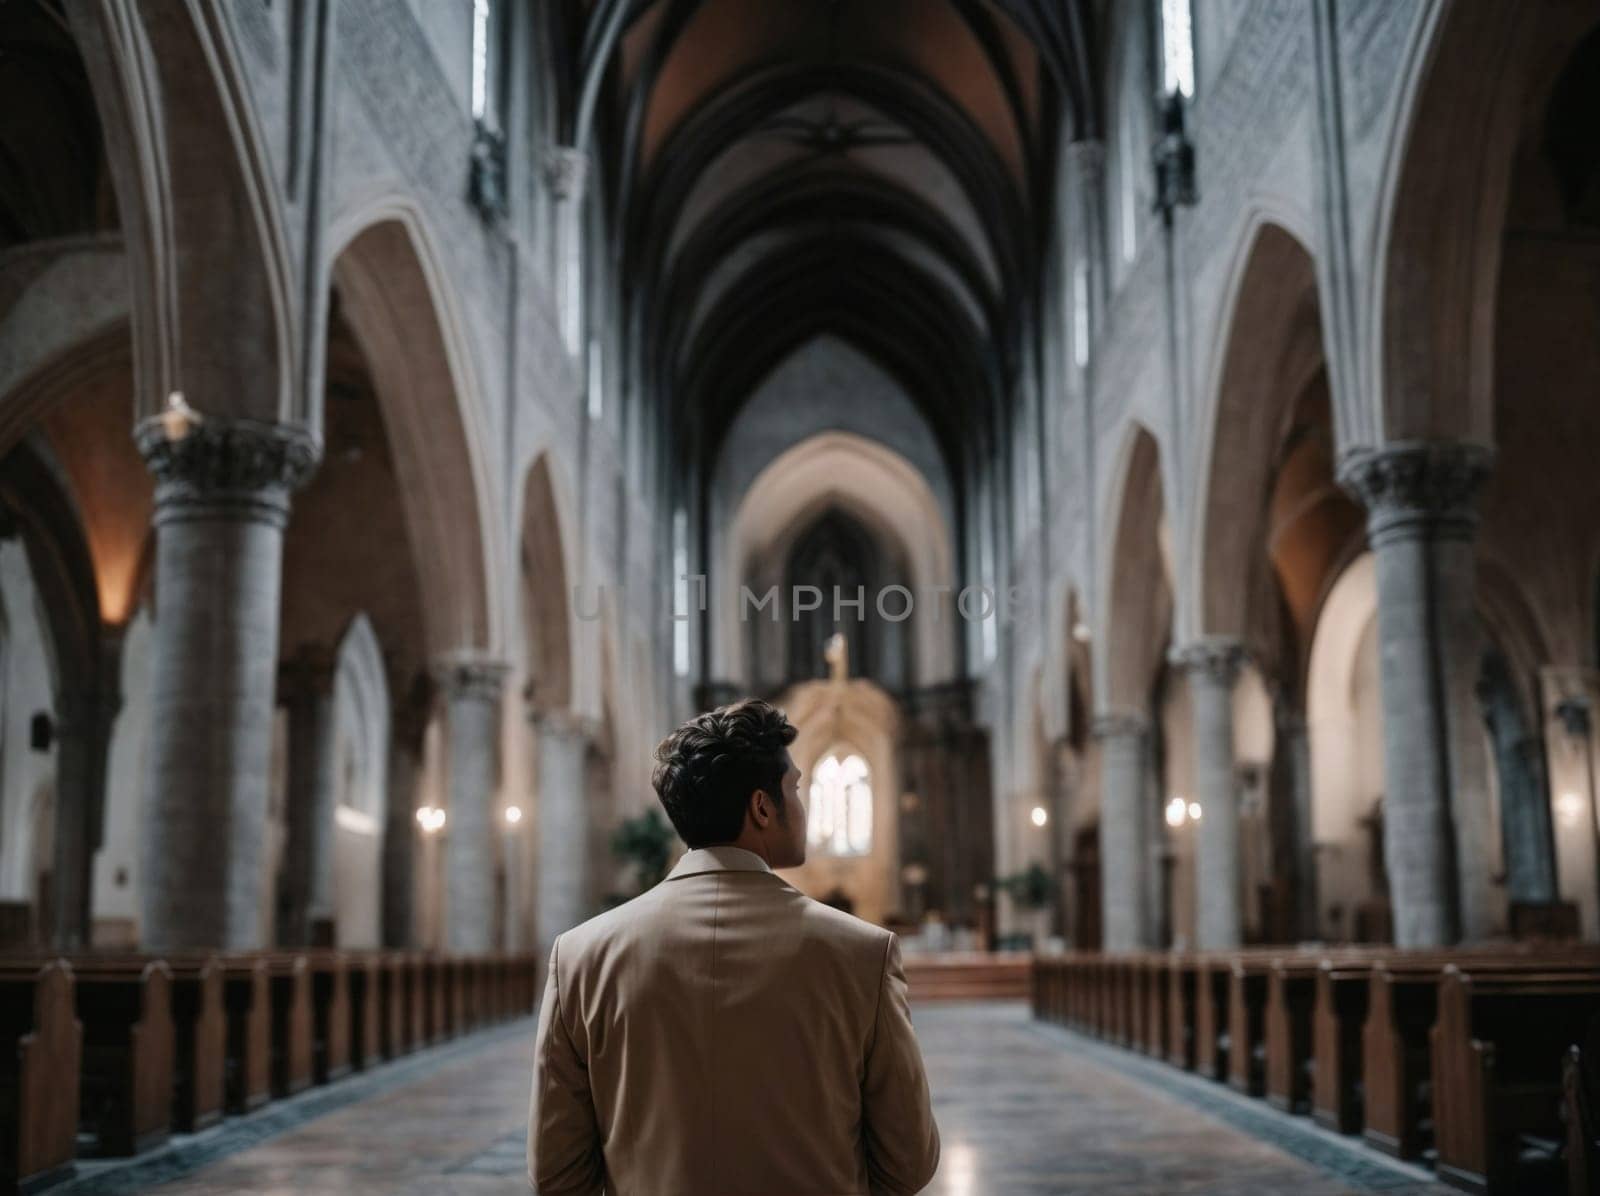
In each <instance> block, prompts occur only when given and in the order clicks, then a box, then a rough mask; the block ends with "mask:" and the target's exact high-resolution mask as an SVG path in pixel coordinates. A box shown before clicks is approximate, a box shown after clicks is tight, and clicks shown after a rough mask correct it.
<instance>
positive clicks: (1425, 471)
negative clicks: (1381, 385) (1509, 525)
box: [1339, 440, 1494, 546]
mask: <svg viewBox="0 0 1600 1196" xmlns="http://www.w3.org/2000/svg"><path fill="white" fill-rule="evenodd" d="M1493 463H1494V452H1493V450H1491V449H1489V448H1487V447H1485V446H1484V445H1479V444H1463V443H1461V442H1458V441H1448V440H1422V441H1403V442H1399V443H1396V444H1391V445H1387V446H1385V447H1383V448H1376V449H1353V450H1351V451H1349V452H1347V453H1345V454H1344V455H1343V456H1342V457H1341V458H1340V459H1339V484H1340V485H1342V486H1343V487H1344V488H1345V489H1346V490H1348V491H1349V492H1350V493H1351V494H1353V495H1354V496H1355V497H1356V498H1358V499H1360V500H1361V502H1362V503H1363V504H1364V505H1365V506H1366V508H1367V536H1368V538H1369V539H1370V540H1371V541H1372V543H1373V545H1374V546H1377V545H1379V544H1382V543H1384V542H1386V541H1390V540H1396V539H1404V538H1421V537H1429V538H1434V539H1470V538H1471V536H1472V533H1473V529H1474V528H1475V527H1476V526H1477V521H1478V513H1477V497H1478V492H1479V491H1480V490H1481V489H1482V488H1483V483H1484V481H1485V480H1486V479H1487V478H1488V476H1489V469H1490V466H1491V465H1492V464H1493Z"/></svg>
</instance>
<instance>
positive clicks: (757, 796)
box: [750, 789, 773, 826]
mask: <svg viewBox="0 0 1600 1196" xmlns="http://www.w3.org/2000/svg"><path fill="white" fill-rule="evenodd" d="M750 817H751V818H753V819H755V822H756V825H757V826H762V825H765V823H766V822H767V821H768V820H769V819H771V818H772V817H773V808H772V798H771V796H770V795H769V794H768V793H767V791H766V790H765V789H757V790H754V791H753V792H752V793H751V794H750Z"/></svg>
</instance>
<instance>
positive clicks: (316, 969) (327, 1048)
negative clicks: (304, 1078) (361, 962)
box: [307, 951, 350, 1084]
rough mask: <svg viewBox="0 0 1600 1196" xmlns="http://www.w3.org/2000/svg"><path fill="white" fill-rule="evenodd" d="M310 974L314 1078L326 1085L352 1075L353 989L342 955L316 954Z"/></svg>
mask: <svg viewBox="0 0 1600 1196" xmlns="http://www.w3.org/2000/svg"><path fill="white" fill-rule="evenodd" d="M307 964H308V967H309V969H310V972H311V1078H312V1080H313V1081H314V1082H315V1083H318V1084H326V1083H329V1082H330V1081H332V1080H338V1079H342V1078H343V1077H345V1076H347V1075H349V1074H350V986H349V974H348V969H347V965H346V962H345V957H344V954H343V953H342V952H339V951H315V952H313V953H312V954H311V955H310V956H309V957H308V959H307Z"/></svg>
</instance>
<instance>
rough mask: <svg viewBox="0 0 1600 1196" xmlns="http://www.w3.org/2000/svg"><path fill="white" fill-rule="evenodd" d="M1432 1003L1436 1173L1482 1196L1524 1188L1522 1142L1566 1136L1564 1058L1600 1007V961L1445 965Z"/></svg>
mask: <svg viewBox="0 0 1600 1196" xmlns="http://www.w3.org/2000/svg"><path fill="white" fill-rule="evenodd" d="M1488 967H1489V968H1492V967H1493V965H1488ZM1438 1007H1439V1012H1438V1020H1437V1022H1436V1023H1435V1025H1434V1027H1433V1030H1432V1032H1431V1036H1430V1037H1431V1045H1432V1059H1431V1074H1432V1081H1433V1117H1434V1141H1435V1144H1436V1147H1437V1149H1438V1161H1437V1170H1438V1175H1439V1178H1440V1179H1441V1180H1443V1181H1444V1182H1446V1183H1448V1184H1451V1185H1452V1186H1454V1187H1458V1188H1461V1189H1463V1190H1465V1191H1469V1192H1483V1193H1487V1194H1488V1196H1499V1194H1501V1193H1514V1192H1524V1191H1527V1190H1529V1188H1530V1187H1531V1186H1533V1185H1532V1184H1531V1183H1525V1179H1524V1176H1523V1175H1522V1173H1521V1169H1520V1167H1519V1162H1518V1147H1519V1143H1520V1142H1521V1140H1522V1138H1523V1137H1524V1135H1529V1136H1536V1137H1540V1138H1543V1139H1545V1140H1547V1141H1552V1142H1557V1141H1559V1140H1560V1139H1561V1138H1562V1137H1563V1136H1564V1131H1563V1127H1562V1124H1561V1066H1562V1061H1563V1058H1564V1056H1565V1055H1566V1053H1567V1052H1568V1050H1570V1044H1572V1043H1573V1042H1575V1041H1577V1040H1579V1039H1580V1038H1581V1037H1582V1035H1583V1034H1584V1031H1585V1029H1586V1028H1587V1026H1588V1024H1589V1023H1590V1021H1591V1020H1592V1019H1593V1017H1594V1016H1595V1013H1596V1012H1597V1011H1600V968H1595V969H1590V970H1587V971H1553V970H1552V971H1526V970H1519V971H1512V972H1506V971H1494V970H1487V969H1484V970H1478V969H1477V967H1476V965H1474V964H1470V963H1469V964H1465V965H1463V966H1457V965H1455V964H1451V965H1449V966H1447V967H1446V968H1445V970H1444V973H1443V977H1442V979H1441V980H1440V983H1439V993H1438Z"/></svg>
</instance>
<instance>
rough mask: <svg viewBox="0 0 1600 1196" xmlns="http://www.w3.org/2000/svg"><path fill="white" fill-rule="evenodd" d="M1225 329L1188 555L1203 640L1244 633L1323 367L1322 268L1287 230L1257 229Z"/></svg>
mask: <svg viewBox="0 0 1600 1196" xmlns="http://www.w3.org/2000/svg"><path fill="white" fill-rule="evenodd" d="M1241 260H1242V262H1243V265H1242V268H1241V270H1240V274H1239V279H1238V284H1237V289H1236V291H1235V292H1234V297H1233V303H1232V307H1231V309H1230V311H1229V313H1228V320H1227V323H1226V325H1225V326H1224V330H1225V335H1226V338H1227V339H1226V341H1225V347H1224V348H1223V351H1222V354H1221V356H1220V361H1219V368H1218V373H1217V377H1216V382H1215V385H1214V387H1213V389H1212V392H1211V395H1210V396H1209V399H1208V402H1207V405H1206V406H1207V411H1208V412H1209V416H1210V434H1209V436H1208V437H1206V439H1205V441H1204V444H1203V445H1202V447H1201V449H1200V461H1199V462H1198V468H1197V469H1196V476H1197V478H1198V479H1199V480H1198V482H1197V486H1198V487H1199V488H1200V491H1201V493H1200V494H1199V495H1198V496H1197V498H1196V510H1197V517H1196V527H1195V538H1196V543H1195V545H1194V547H1193V550H1192V551H1190V552H1189V553H1187V554H1186V556H1187V559H1188V560H1189V561H1190V562H1191V563H1192V568H1193V570H1194V572H1195V576H1194V577H1193V579H1192V581H1193V584H1191V585H1189V586H1185V587H1184V591H1185V593H1186V594H1188V595H1190V596H1191V598H1192V600H1193V601H1194V602H1196V603H1197V605H1198V609H1197V610H1195V611H1194V612H1193V613H1194V624H1195V626H1196V629H1197V630H1198V632H1199V633H1200V634H1203V635H1204V634H1210V635H1230V636H1237V637H1243V636H1244V635H1245V633H1246V631H1247V630H1248V628H1247V623H1248V620H1249V614H1250V611H1249V606H1250V583H1251V578H1252V575H1253V571H1257V570H1258V568H1259V561H1260V558H1261V556H1262V554H1263V550H1264V541H1265V534H1266V528H1265V526H1264V525H1265V522H1266V517H1267V506H1268V489H1269V485H1270V481H1271V477H1272V474H1273V471H1274V469H1275V466H1276V462H1277V459H1278V450H1279V448H1280V446H1281V445H1282V443H1283V441H1284V439H1285V437H1286V435H1287V434H1288V432H1289V428H1288V426H1287V425H1288V421H1289V419H1290V418H1291V417H1292V415H1293V411H1294V406H1295V400H1296V399H1297V398H1298V397H1299V396H1300V394H1301V393H1302V392H1303V390H1304V388H1305V386H1306V385H1307V383H1308V381H1309V380H1310V378H1311V377H1312V375H1313V374H1314V373H1315V372H1316V370H1317V369H1318V368H1319V367H1320V366H1321V365H1322V362H1323V350H1322V329H1321V317H1320V309H1319V306H1318V302H1317V278H1316V266H1315V264H1314V262H1313V259H1312V256H1311V252H1310V251H1309V250H1308V249H1307V248H1306V246H1305V245H1304V243H1303V242H1302V241H1300V240H1299V239H1298V238H1297V237H1296V236H1295V235H1294V234H1293V233H1291V232H1289V231H1288V230H1287V229H1286V228H1284V227H1283V226H1282V225H1280V224H1276V223H1273V222H1270V221H1262V222H1260V223H1258V224H1256V226H1255V229H1254V232H1253V234H1252V235H1251V237H1250V240H1249V242H1248V244H1247V247H1246V249H1245V251H1244V255H1243V257H1242V259H1241Z"/></svg>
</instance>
